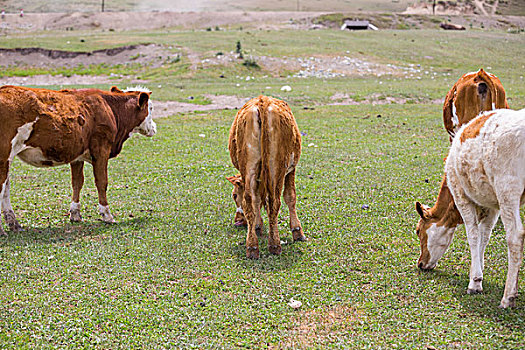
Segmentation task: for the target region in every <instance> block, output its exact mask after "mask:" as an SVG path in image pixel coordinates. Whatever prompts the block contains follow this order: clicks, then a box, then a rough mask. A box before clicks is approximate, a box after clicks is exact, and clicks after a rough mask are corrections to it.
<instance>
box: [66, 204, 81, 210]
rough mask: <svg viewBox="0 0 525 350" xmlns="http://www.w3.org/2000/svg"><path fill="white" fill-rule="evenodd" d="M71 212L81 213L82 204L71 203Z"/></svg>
mask: <svg viewBox="0 0 525 350" xmlns="http://www.w3.org/2000/svg"><path fill="white" fill-rule="evenodd" d="M69 211H80V202H71V204H70V205H69Z"/></svg>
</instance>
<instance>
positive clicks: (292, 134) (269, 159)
mask: <svg viewBox="0 0 525 350" xmlns="http://www.w3.org/2000/svg"><path fill="white" fill-rule="evenodd" d="M228 148H229V150H230V157H231V160H232V163H233V165H234V166H235V167H236V168H237V169H238V170H239V172H240V177H237V178H236V180H234V179H231V180H230V182H232V183H233V184H234V186H237V187H236V188H234V193H233V194H234V200H236V199H237V200H236V205H237V212H238V213H240V212H241V210H242V212H243V214H244V216H245V218H246V222H247V224H248V233H247V237H246V256H247V257H248V258H252V259H258V258H259V242H258V239H257V234H260V233H261V230H262V219H261V207H262V205H263V203H264V202H267V211H268V219H269V238H268V249H269V251H270V253H272V254H281V250H282V248H281V241H280V238H279V231H278V229H277V215H278V213H279V209H280V207H281V193H283V187H284V193H283V196H284V201H285V203H286V204H287V205H288V208H289V211H290V229H291V230H292V234H293V239H294V241H304V240H306V237H305V235H304V232H303V229H302V227H301V223H300V222H299V218H298V217H297V213H296V209H295V204H296V194H295V167H296V166H297V163H298V161H299V157H300V156H301V134H300V133H299V128H298V127H297V124H296V122H295V118H294V116H293V114H292V111H291V110H290V107H288V105H287V104H286V102H283V101H281V100H278V99H275V98H272V97H266V96H259V97H257V98H254V99H251V100H250V101H248V102H247V103H246V104H245V105H244V106H243V107H242V109H240V110H239V112H238V113H237V115H236V116H235V120H234V121H233V124H232V127H231V130H230V139H229V145H228ZM237 180H238V181H237ZM235 195H237V197H236V196H235ZM240 198H242V201H239V199H240ZM237 218H241V217H240V216H239V217H237V216H236V220H237Z"/></svg>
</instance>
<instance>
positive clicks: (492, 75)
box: [485, 72, 497, 78]
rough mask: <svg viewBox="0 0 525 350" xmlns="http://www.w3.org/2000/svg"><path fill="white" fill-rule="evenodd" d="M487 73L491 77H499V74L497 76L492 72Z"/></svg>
mask: <svg viewBox="0 0 525 350" xmlns="http://www.w3.org/2000/svg"><path fill="white" fill-rule="evenodd" d="M485 73H487V74H488V75H489V76H490V77H491V78H497V76H495V75H494V74H492V73H489V72H485Z"/></svg>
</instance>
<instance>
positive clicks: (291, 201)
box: [283, 169, 306, 241]
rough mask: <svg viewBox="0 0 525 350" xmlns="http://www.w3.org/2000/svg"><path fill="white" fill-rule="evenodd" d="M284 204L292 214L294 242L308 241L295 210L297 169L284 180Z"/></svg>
mask: <svg viewBox="0 0 525 350" xmlns="http://www.w3.org/2000/svg"><path fill="white" fill-rule="evenodd" d="M283 197H284V202H285V203H286V205H287V206H288V211H289V212H290V230H291V231H292V235H293V240H294V241H306V236H305V235H304V232H303V228H302V226H301V222H300V221H299V218H298V217H297V212H296V210H295V204H296V198H297V196H296V193H295V169H294V170H292V171H291V172H290V173H289V174H288V175H286V178H285V180H284V194H283Z"/></svg>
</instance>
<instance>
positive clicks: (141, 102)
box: [139, 92, 149, 108]
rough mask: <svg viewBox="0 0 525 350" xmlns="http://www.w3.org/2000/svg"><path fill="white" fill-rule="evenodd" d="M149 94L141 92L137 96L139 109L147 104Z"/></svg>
mask: <svg viewBox="0 0 525 350" xmlns="http://www.w3.org/2000/svg"><path fill="white" fill-rule="evenodd" d="M148 100H149V94H148V93H146V92H141V93H140V95H139V108H143V107H144V106H145V105H146V103H148Z"/></svg>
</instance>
